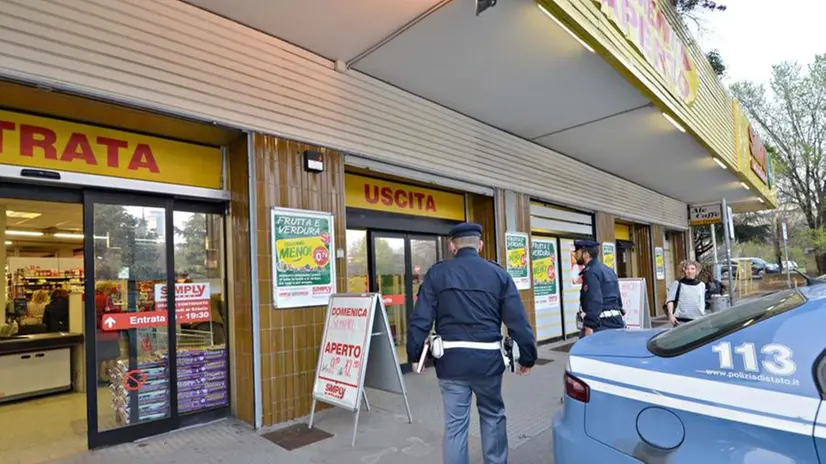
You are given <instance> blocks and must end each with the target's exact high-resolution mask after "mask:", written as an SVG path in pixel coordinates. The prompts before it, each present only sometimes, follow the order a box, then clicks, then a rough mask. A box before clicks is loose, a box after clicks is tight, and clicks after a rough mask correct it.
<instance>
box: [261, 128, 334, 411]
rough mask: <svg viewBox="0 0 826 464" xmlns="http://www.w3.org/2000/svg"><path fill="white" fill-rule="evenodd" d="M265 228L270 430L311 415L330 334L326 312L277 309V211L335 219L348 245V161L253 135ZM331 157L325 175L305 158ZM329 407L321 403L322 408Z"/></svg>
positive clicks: (264, 360)
mask: <svg viewBox="0 0 826 464" xmlns="http://www.w3.org/2000/svg"><path fill="white" fill-rule="evenodd" d="M253 150H254V152H255V162H256V166H255V172H256V180H255V186H256V192H255V194H256V199H257V211H255V212H254V214H256V215H257V224H258V231H257V235H258V239H257V240H258V256H257V257H256V260H257V264H258V274H259V281H258V282H256V284H255V287H254V291H257V292H258V295H259V311H260V327H261V328H260V330H261V353H260V356H261V377H262V378H261V391H262V401H263V416H264V417H263V425H264V426H268V425H272V424H277V423H280V422H285V421H289V420H292V419H296V418H299V417H302V416H305V415H307V414H309V413H310V404H311V400H312V382H313V380H314V377H315V369H316V364H317V360H318V353H319V346H320V345H321V338H322V334H323V330H324V320H325V315H326V306H317V307H308V308H296V309H274V308H273V295H272V288H273V283H272V254H271V244H270V241H271V239H272V238H271V237H272V231H271V230H270V227H271V225H270V211H271V209H272V208H273V207H284V208H294V209H303V210H313V211H326V212H331V213H332V214H333V216H334V226H335V243H336V247H337V248H339V249H344V248H346V246H345V240H346V239H345V230H346V224H345V221H346V214H345V201H344V156H343V155H341V154H340V153H338V152H334V151H331V150H326V149H324V148H320V147H313V146H309V145H304V144H300V143H297V142H293V141H289V140H284V139H279V138H276V137H272V136H268V135H260V134H256V135H254V136H253ZM305 150H314V151H320V152H322V153H324V171H323V172H320V173H315V172H307V171H305V170H304V168H303V153H304V151H305ZM336 265H337V267H336V276H337V284H338V289H339V290H343V289H346V288H347V278H346V277H347V274H346V273H347V263H346V258H343V257H339V258H338V259H337V260H336ZM325 407H326V406H324V405H322V403H319V404H318V408H319V409H324V408H325Z"/></svg>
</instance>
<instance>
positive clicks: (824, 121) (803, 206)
mask: <svg viewBox="0 0 826 464" xmlns="http://www.w3.org/2000/svg"><path fill="white" fill-rule="evenodd" d="M731 92H732V94H733V95H734V96H735V98H737V99H738V100H740V102H741V104H742V105H743V108H744V109H745V111H746V113H747V114H748V115H749V116H750V118H751V120H752V122H753V123H754V124H755V125H756V126H757V128H758V130H759V132H760V133H761V135H763V137H764V138H765V139H767V141H769V142H770V143H771V144H772V145H773V147H774V150H773V152H774V153H773V154H774V161H775V164H774V166H775V170H776V176H775V177H776V181H777V188H778V193H779V194H780V200H781V202H790V203H793V204H794V205H795V206H797V208H799V210H800V211H801V212H802V213H803V215H804V217H805V218H806V225H807V226H808V228H809V229H810V231H811V233H812V234H813V237H812V238H813V241H814V242H815V252H816V253H817V266H818V270H819V271H820V272H821V273H823V272H824V270H826V240H822V239H823V238H824V236H826V233H824V227H826V54H823V55H817V56H816V57H815V60H814V62H813V63H812V64H811V65H809V66H808V67H806V68H804V67H802V66H801V65H799V64H797V63H789V62H784V63H781V64H778V65H775V66H774V67H773V69H772V78H771V83H770V85H769V90H768V91H767V90H766V88H765V87H764V86H762V85H757V84H755V83H752V82H739V83H737V84H734V85H733V86H731ZM818 243H820V244H821V245H820V246H819V245H818Z"/></svg>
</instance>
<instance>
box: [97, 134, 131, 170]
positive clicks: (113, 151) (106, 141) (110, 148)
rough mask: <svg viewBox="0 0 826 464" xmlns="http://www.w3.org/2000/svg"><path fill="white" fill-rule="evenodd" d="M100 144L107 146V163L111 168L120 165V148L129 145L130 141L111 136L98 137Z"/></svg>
mask: <svg viewBox="0 0 826 464" xmlns="http://www.w3.org/2000/svg"><path fill="white" fill-rule="evenodd" d="M97 143H98V145H103V146H104V147H106V165H107V166H109V167H110V168H116V167H119V166H120V150H121V149H123V148H128V147H129V142H126V141H124V140H117V139H110V138H109V137H98V138H97Z"/></svg>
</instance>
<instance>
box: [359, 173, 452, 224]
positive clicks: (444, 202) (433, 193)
mask: <svg viewBox="0 0 826 464" xmlns="http://www.w3.org/2000/svg"><path fill="white" fill-rule="evenodd" d="M344 184H345V194H346V196H347V200H346V203H347V207H348V208H360V209H369V210H373V211H384V212H387V213H398V214H410V215H414V216H427V217H432V218H439V219H451V220H454V221H464V220H465V197H464V195H460V194H457V193H449V192H443V191H441V190H432V189H426V188H422V187H417V186H414V185H406V184H398V183H395V182H388V181H386V180H381V179H373V178H370V177H363V176H358V175H355V174H347V175H346V176H345V181H344Z"/></svg>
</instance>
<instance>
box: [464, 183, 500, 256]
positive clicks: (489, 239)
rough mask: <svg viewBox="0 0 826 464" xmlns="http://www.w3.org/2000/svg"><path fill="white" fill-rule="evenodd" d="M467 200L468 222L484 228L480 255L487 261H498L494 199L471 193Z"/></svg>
mask: <svg viewBox="0 0 826 464" xmlns="http://www.w3.org/2000/svg"><path fill="white" fill-rule="evenodd" d="M465 198H466V199H465V201H467V202H468V208H467V211H468V218H467V220H468V221H470V222H476V223H478V224H479V225H481V226H482V243H483V246H482V252H481V253H479V254H480V255H481V256H482V257H483V258H485V259H489V260H492V261H496V224H495V223H494V221H495V219H496V216H495V215H494V211H493V210H494V208H493V197H486V196H484V195H475V194H472V193H469V194H467V196H466V197H465Z"/></svg>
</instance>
